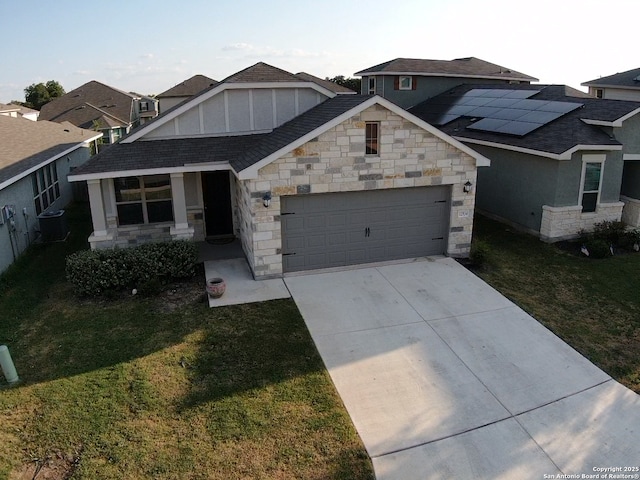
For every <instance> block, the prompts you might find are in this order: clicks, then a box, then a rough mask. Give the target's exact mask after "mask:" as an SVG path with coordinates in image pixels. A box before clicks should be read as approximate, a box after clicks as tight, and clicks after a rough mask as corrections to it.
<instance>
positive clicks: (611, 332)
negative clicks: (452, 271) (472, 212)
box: [474, 216, 640, 393]
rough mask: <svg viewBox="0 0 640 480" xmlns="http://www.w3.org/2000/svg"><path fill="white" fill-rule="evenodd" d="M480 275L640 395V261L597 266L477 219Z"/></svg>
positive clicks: (614, 260)
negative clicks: (481, 249)
mask: <svg viewBox="0 0 640 480" xmlns="http://www.w3.org/2000/svg"><path fill="white" fill-rule="evenodd" d="M477 240H480V242H483V243H485V244H486V245H487V251H486V260H485V264H484V267H483V268H481V269H479V270H477V272H476V273H477V274H478V275H479V276H480V277H481V278H483V279H484V280H485V281H487V282H488V283H489V284H491V285H492V286H493V287H494V288H496V289H497V290H499V291H500V292H502V293H503V294H504V295H506V296H507V297H508V298H510V299H511V300H512V301H514V302H515V303H516V304H518V305H520V306H521V307H522V308H523V309H524V310H526V311H527V312H528V313H530V314H531V315H533V316H534V317H535V318H536V319H537V320H538V321H540V322H541V323H542V324H543V325H545V326H546V327H548V328H549V329H550V330H552V331H553V332H554V333H556V334H557V335H558V336H559V337H561V338H562V339H564V340H565V341H566V342H567V343H569V344H570V345H571V346H572V347H573V348H575V349H576V350H578V351H579V352H580V353H582V354H583V355H584V356H585V357H587V358H588V359H590V360H591V361H592V362H593V363H595V364H596V365H598V366H599V367H600V368H602V369H603V370H604V371H606V372H607V373H608V374H609V375H611V376H612V377H613V378H615V379H616V380H618V381H619V382H621V383H623V384H624V385H626V386H628V387H629V388H631V389H632V390H634V391H635V392H637V393H640V294H639V293H638V292H640V275H638V273H639V272H640V254H633V253H632V254H626V255H617V256H614V257H608V258H604V259H600V260H594V259H590V258H586V257H581V256H578V255H576V254H574V253H572V252H568V251H567V250H566V249H564V250H563V249H561V248H559V247H558V246H556V245H549V244H545V243H543V242H541V241H540V240H538V239H537V238H535V237H533V236H531V235H526V234H522V233H518V232H516V231H514V230H513V229H511V228H509V227H506V226H505V225H502V224H500V223H497V222H494V221H491V220H488V219H486V218H485V217H481V216H477V220H476V225H475V230H474V241H477Z"/></svg>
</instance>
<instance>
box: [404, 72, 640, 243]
mask: <svg viewBox="0 0 640 480" xmlns="http://www.w3.org/2000/svg"><path fill="white" fill-rule="evenodd" d="M409 111H410V112H411V113H412V114H414V115H416V116H417V117H419V118H421V119H423V120H424V121H426V122H428V123H430V124H432V125H435V126H437V127H438V128H439V129H440V130H442V131H444V132H445V133H447V134H449V135H451V136H452V137H454V138H455V139H457V140H458V141H460V142H462V143H464V144H465V145H468V146H469V147H471V148H473V149H474V150H475V151H477V152H478V153H480V154H482V155H483V156H485V157H487V158H489V159H491V167H490V168H485V169H481V170H480V171H479V172H478V184H477V194H476V197H477V198H476V207H477V209H478V211H479V212H481V213H485V214H487V215H489V216H491V217H494V218H496V219H498V220H502V221H505V222H506V223H509V224H512V225H514V226H517V227H520V228H521V229H524V230H526V231H529V232H531V233H534V234H536V235H539V236H540V238H541V239H542V240H544V241H550V242H553V241H558V240H564V239H570V238H575V237H577V236H579V234H580V233H581V231H583V230H585V231H589V230H591V229H592V228H593V226H594V224H596V223H599V222H602V221H619V220H623V221H624V222H625V223H627V224H628V225H631V226H634V227H638V226H640V115H639V113H640V102H632V101H622V100H606V99H599V98H595V97H592V96H590V95H587V94H586V93H584V92H580V91H577V90H574V89H572V88H570V87H567V86H564V85H527V84H520V85H472V84H470V85H460V86H457V87H455V88H452V89H450V90H448V91H446V92H444V93H441V94H440V95H437V96H436V97H433V98H430V99H428V100H426V101H424V102H422V103H420V104H418V105H416V106H414V107H412V108H410V109H409Z"/></svg>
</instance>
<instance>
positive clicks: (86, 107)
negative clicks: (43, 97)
mask: <svg viewBox="0 0 640 480" xmlns="http://www.w3.org/2000/svg"><path fill="white" fill-rule="evenodd" d="M135 98H136V97H135V96H134V95H131V94H129V93H125V92H122V91H120V90H117V89H115V88H112V87H110V86H108V85H105V84H103V83H100V82H96V81H95V80H92V81H90V82H88V83H85V84H84V85H82V86H80V87H78V88H76V89H75V90H72V91H70V92H69V93H67V94H65V95H63V96H61V97H58V98H56V99H54V100H52V101H50V102H49V103H47V104H45V105H44V106H43V107H42V109H41V110H40V117H39V120H50V121H54V122H64V121H67V122H71V123H72V124H74V125H76V126H79V127H83V128H90V127H91V125H92V122H93V120H95V119H97V118H99V117H101V116H102V115H104V114H108V115H109V116H111V117H113V118H114V119H117V120H118V122H119V126H126V125H129V124H131V123H132V121H133V118H132V116H133V101H134V99H135Z"/></svg>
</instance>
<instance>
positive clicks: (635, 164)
mask: <svg viewBox="0 0 640 480" xmlns="http://www.w3.org/2000/svg"><path fill="white" fill-rule="evenodd" d="M620 193H621V194H622V195H624V196H626V197H629V198H636V199H639V200H640V160H627V161H625V162H624V170H623V174H622V189H621V192H620Z"/></svg>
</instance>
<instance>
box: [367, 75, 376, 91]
mask: <svg viewBox="0 0 640 480" xmlns="http://www.w3.org/2000/svg"><path fill="white" fill-rule="evenodd" d="M367 82H368V84H369V90H368V92H369V95H375V94H376V77H369V79H368V81H367Z"/></svg>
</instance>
